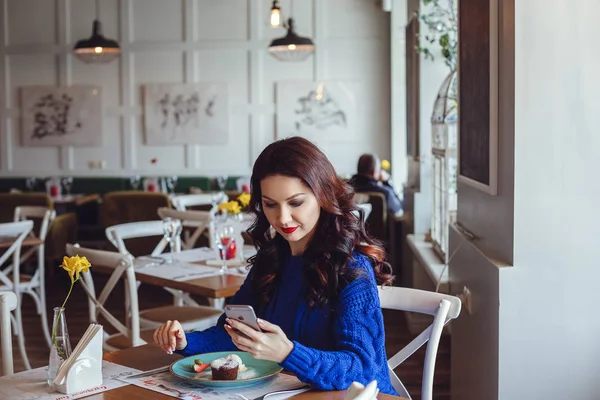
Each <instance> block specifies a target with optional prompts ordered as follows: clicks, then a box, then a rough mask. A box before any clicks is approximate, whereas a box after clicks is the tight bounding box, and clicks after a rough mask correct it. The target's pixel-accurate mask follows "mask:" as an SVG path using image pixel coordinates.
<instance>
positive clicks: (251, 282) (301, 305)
mask: <svg viewBox="0 0 600 400" xmlns="http://www.w3.org/2000/svg"><path fill="white" fill-rule="evenodd" d="M250 190H251V192H252V196H251V200H250V210H251V211H252V212H253V213H254V214H255V215H256V217H257V219H256V222H255V223H254V224H253V225H252V227H251V228H250V234H251V236H252V238H253V239H254V244H255V245H256V247H257V249H258V252H257V253H256V255H255V256H254V257H252V258H251V259H250V263H251V264H252V268H251V269H250V272H249V274H248V277H247V278H246V281H245V282H244V284H243V285H242V287H241V288H240V289H239V291H238V292H237V293H236V294H235V296H233V298H232V299H231V302H230V303H231V304H248V305H251V306H252V307H253V308H254V309H255V310H256V313H257V316H258V317H259V318H260V320H259V321H258V325H259V326H260V328H261V330H262V332H259V331H255V330H253V329H252V328H250V327H249V326H246V325H244V324H243V323H241V322H238V321H235V320H230V319H227V318H225V316H224V315H223V316H222V317H221V318H220V319H219V321H218V323H217V325H216V326H214V327H212V328H208V329H206V330H204V331H201V332H200V331H196V332H189V333H184V331H183V329H182V327H181V324H180V323H179V322H177V321H167V322H166V323H165V324H164V325H162V326H161V327H159V328H157V329H156V331H155V332H154V341H155V342H156V343H158V344H159V345H160V347H161V348H162V349H163V350H164V351H165V352H167V353H172V352H176V353H179V354H182V355H185V356H191V355H194V354H201V353H207V352H215V351H232V350H236V349H239V350H241V351H245V352H248V353H250V354H251V355H252V356H253V357H254V358H256V359H259V360H271V361H274V362H276V363H278V364H279V365H281V367H283V368H284V369H285V370H287V371H289V372H291V373H293V374H294V375H296V376H297V377H298V378H299V379H300V380H301V381H303V382H306V383H309V384H311V385H312V386H314V387H315V388H317V389H321V390H345V389H347V388H348V387H349V386H350V384H351V383H352V382H353V381H357V382H360V383H361V384H363V385H366V384H367V383H369V382H370V381H372V380H374V379H376V380H377V384H378V386H379V389H380V390H381V392H382V393H388V394H393V395H395V394H396V392H395V391H394V388H393V387H392V385H391V383H390V377H389V372H388V367H387V358H386V353H385V330H384V327H383V314H382V312H381V305H380V303H379V295H378V291H377V284H390V283H391V282H392V279H393V277H392V275H391V268H390V265H389V263H387V262H386V261H385V251H384V249H382V248H381V247H380V246H379V244H378V242H377V241H375V240H373V239H372V238H371V237H370V236H369V235H368V234H367V233H366V232H365V227H364V222H363V221H362V219H361V218H358V217H357V216H356V215H355V214H354V213H353V211H354V204H353V196H354V191H353V190H352V188H351V187H350V186H349V185H348V184H346V183H344V182H343V181H342V180H341V179H339V178H338V177H337V175H336V173H335V170H334V168H333V165H331V163H330V162H329V160H328V159H327V157H326V156H325V154H323V153H322V152H321V151H320V150H319V149H318V148H317V147H316V146H315V145H314V144H312V143H311V142H309V141H308V140H306V139H303V138H299V137H292V138H289V139H283V140H280V141H278V142H274V143H272V144H270V145H269V146H267V147H266V148H265V150H263V152H262V153H261V154H260V156H259V157H258V159H257V160H256V162H255V164H254V169H253V171H252V178H251V185H250ZM271 227H272V228H273V229H274V230H275V233H274V234H271V233H270V229H271ZM238 330H239V332H238Z"/></svg>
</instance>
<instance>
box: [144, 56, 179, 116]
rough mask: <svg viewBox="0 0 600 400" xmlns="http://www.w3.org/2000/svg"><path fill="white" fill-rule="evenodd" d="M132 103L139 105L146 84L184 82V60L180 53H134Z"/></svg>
mask: <svg viewBox="0 0 600 400" xmlns="http://www.w3.org/2000/svg"><path fill="white" fill-rule="evenodd" d="M133 60H134V61H133V65H134V67H133V81H134V83H135V89H136V94H135V96H134V103H136V104H137V105H141V104H143V103H142V97H141V96H142V88H143V85H144V84H146V83H181V82H183V81H184V79H183V74H184V69H183V65H184V59H183V54H182V53H180V52H152V53H136V54H135V55H134V57H133Z"/></svg>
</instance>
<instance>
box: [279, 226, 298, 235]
mask: <svg viewBox="0 0 600 400" xmlns="http://www.w3.org/2000/svg"><path fill="white" fill-rule="evenodd" d="M296 229H298V227H297V226H295V227H293V228H281V230H282V231H283V233H285V234H287V235H289V234H290V233H294V232H296Z"/></svg>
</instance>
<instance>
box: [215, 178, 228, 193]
mask: <svg viewBox="0 0 600 400" xmlns="http://www.w3.org/2000/svg"><path fill="white" fill-rule="evenodd" d="M225 185H227V175H221V176H217V186H218V187H219V190H220V191H221V192H222V191H223V190H225Z"/></svg>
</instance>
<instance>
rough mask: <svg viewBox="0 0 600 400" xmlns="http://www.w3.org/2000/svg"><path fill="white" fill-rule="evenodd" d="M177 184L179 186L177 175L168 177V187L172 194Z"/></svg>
mask: <svg viewBox="0 0 600 400" xmlns="http://www.w3.org/2000/svg"><path fill="white" fill-rule="evenodd" d="M175 186H177V175H173V176H170V177H168V178H167V189H169V192H170V193H171V194H175Z"/></svg>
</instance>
